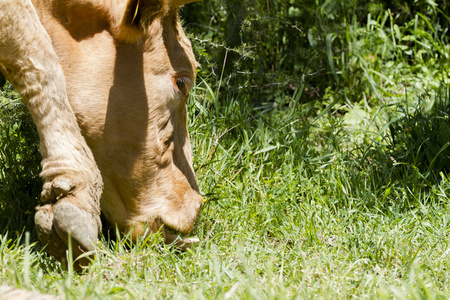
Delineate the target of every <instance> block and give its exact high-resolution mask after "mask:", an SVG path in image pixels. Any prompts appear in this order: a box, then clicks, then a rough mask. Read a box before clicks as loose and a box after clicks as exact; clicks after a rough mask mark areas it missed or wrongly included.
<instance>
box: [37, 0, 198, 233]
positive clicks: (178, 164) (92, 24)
mask: <svg viewBox="0 0 450 300" xmlns="http://www.w3.org/2000/svg"><path fill="white" fill-rule="evenodd" d="M166 2H168V1H155V0H150V1H145V0H141V1H140V6H139V7H137V8H136V1H120V0H116V1H114V0H109V1H106V0H103V1H88V0H76V1H57V0H54V1H52V2H51V5H49V4H48V1H44V0H42V1H39V0H36V1H34V5H35V7H36V10H37V12H38V15H39V17H40V20H41V22H42V24H43V25H44V27H45V29H46V30H47V32H48V33H49V35H50V37H51V40H52V43H53V46H54V49H55V51H56V53H57V55H58V57H59V59H60V63H61V65H62V68H63V71H64V75H65V79H66V84H67V93H68V98H69V102H70V105H71V106H72V108H73V110H74V113H75V115H76V118H77V122H78V124H79V126H80V129H81V131H82V134H83V136H84V137H85V139H86V142H87V144H88V146H89V147H90V148H91V150H92V152H93V154H94V157H95V161H96V163H97V165H98V167H99V169H100V171H101V174H102V178H103V184H104V190H103V196H102V198H101V210H102V212H103V213H104V215H105V217H106V218H107V220H108V221H109V222H110V223H112V224H115V225H117V226H118V228H119V229H120V230H121V231H125V232H127V231H130V230H131V231H132V236H133V237H137V236H140V235H142V234H143V233H144V227H145V226H148V227H149V228H150V229H151V230H152V231H154V232H155V231H157V230H159V229H160V227H161V226H162V225H166V227H170V228H172V229H174V230H177V231H180V232H182V233H184V234H186V233H188V232H189V231H191V230H192V228H193V225H194V222H195V219H196V218H197V215H198V213H199V210H200V208H201V205H202V197H201V196H200V194H199V193H198V186H197V183H196V181H195V177H194V171H193V168H192V156H191V148H190V141H189V136H188V131H187V117H186V116H187V112H186V101H187V98H188V92H189V90H190V89H191V88H192V84H193V82H194V80H195V75H196V67H197V62H196V60H195V58H194V55H193V52H192V49H191V45H190V42H189V41H188V39H187V38H186V36H185V34H184V33H183V30H182V28H181V25H180V22H179V18H178V7H176V6H173V7H172V6H170V5H169V4H167V3H166ZM130 3H131V4H130ZM155 8H156V9H155ZM136 12H137V13H136ZM130 13H131V15H130Z"/></svg>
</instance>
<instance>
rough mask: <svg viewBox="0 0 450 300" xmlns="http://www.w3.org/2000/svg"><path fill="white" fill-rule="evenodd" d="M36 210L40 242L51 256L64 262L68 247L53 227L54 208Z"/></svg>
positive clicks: (44, 207)
mask: <svg viewBox="0 0 450 300" xmlns="http://www.w3.org/2000/svg"><path fill="white" fill-rule="evenodd" d="M36 209H37V212H36V214H35V215H34V222H35V223H36V231H37V234H38V237H39V240H40V241H41V243H42V245H46V248H45V249H46V250H47V252H48V253H49V254H50V255H52V256H53V257H55V258H56V259H57V260H59V261H64V260H65V258H66V250H67V247H66V245H65V243H64V242H63V240H62V239H61V238H60V237H59V235H58V234H57V233H56V231H55V228H54V227H53V207H52V206H51V205H49V204H48V205H44V206H41V207H37V208H36Z"/></svg>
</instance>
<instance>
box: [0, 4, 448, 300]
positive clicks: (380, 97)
mask: <svg viewBox="0 0 450 300" xmlns="http://www.w3.org/2000/svg"><path fill="white" fill-rule="evenodd" d="M424 20H425V19H423V18H421V17H418V18H412V21H410V22H409V23H406V24H400V25H397V27H398V28H397V29H395V26H394V25H395V20H392V19H391V18H390V17H389V14H386V13H385V12H382V13H380V16H379V17H378V18H375V19H373V17H372V19H371V18H368V21H367V24H366V25H364V26H362V25H359V24H358V23H356V22H355V24H352V25H349V26H348V27H347V32H346V38H345V39H342V40H339V43H340V45H341V48H345V49H346V50H345V51H343V52H342V53H341V54H339V56H336V55H335V53H334V52H333V47H331V44H330V43H331V42H332V41H331V40H330V41H329V42H328V43H329V44H330V47H329V48H328V49H325V50H324V52H323V53H322V54H323V56H324V57H325V58H326V59H327V60H329V62H330V63H331V62H333V68H331V67H330V69H329V70H330V73H329V74H328V75H329V76H331V77H336V78H337V80H338V81H339V82H340V83H339V84H337V85H336V86H334V87H333V86H330V87H329V88H328V89H327V91H326V92H325V94H324V96H323V97H321V98H320V99H309V100H310V101H306V100H308V94H307V93H306V94H305V93H304V90H303V89H301V88H298V89H296V91H295V92H294V93H292V94H289V93H284V94H278V95H276V96H274V97H273V98H272V99H269V100H267V97H264V98H262V100H261V99H260V101H256V100H255V95H254V94H252V90H248V89H229V90H225V91H221V92H220V93H219V88H218V86H222V90H223V89H224V86H226V84H225V81H224V82H222V83H221V85H220V84H219V83H218V82H214V80H217V78H213V77H207V76H203V77H200V78H199V79H198V81H197V85H196V87H195V89H194V90H193V92H192V94H191V99H190V101H189V104H188V105H189V112H190V116H189V123H190V133H191V139H192V145H193V149H194V167H195V169H196V173H197V178H198V182H199V185H200V188H201V190H202V193H203V194H204V195H205V197H206V199H207V202H206V203H205V206H204V208H203V211H202V214H201V215H200V218H199V220H198V222H197V225H196V228H195V230H194V232H193V235H197V236H198V237H199V238H200V240H201V243H200V244H199V245H198V246H196V247H194V248H193V249H191V250H188V251H186V252H183V253H182V252H178V251H176V250H175V249H172V248H171V247H169V246H165V245H163V244H161V238H160V237H159V236H157V235H154V236H151V237H148V238H147V239H145V240H139V241H138V242H137V243H136V244H135V245H130V242H129V241H128V240H127V239H126V238H123V239H122V240H119V241H117V242H111V241H109V242H108V241H106V240H105V239H104V238H103V239H102V240H101V242H100V243H99V244H98V247H97V249H96V251H97V255H96V257H95V259H94V260H93V262H92V264H91V265H90V266H89V267H88V268H86V269H85V270H84V271H83V272H80V273H76V272H73V271H72V270H70V269H69V270H66V269H65V268H63V267H61V265H60V264H59V263H57V262H55V261H54V260H53V259H52V258H51V257H48V256H47V255H46V254H45V252H44V251H43V250H42V248H41V246H40V245H39V244H38V243H36V242H35V241H36V237H35V234H34V233H33V229H32V226H30V225H26V224H27V223H26V221H24V220H18V219H17V216H16V215H14V214H17V213H19V212H20V209H19V208H16V209H17V211H14V214H13V215H14V217H13V218H11V213H10V212H8V209H7V208H6V207H7V206H6V205H7V203H15V202H14V199H15V198H13V196H14V195H15V194H14V193H13V194H11V193H12V192H13V191H14V190H11V189H7V190H4V191H3V193H2V194H1V195H2V196H1V198H0V205H2V206H1V207H2V209H3V212H1V213H0V220H4V223H3V224H6V225H5V227H4V230H3V233H2V234H1V238H0V265H1V268H0V284H6V285H11V286H14V287H17V288H25V289H28V290H34V291H39V292H41V293H49V294H54V295H59V296H61V297H62V298H65V299H84V298H89V299H96V298H98V299H104V298H129V299H152V298H176V299H229V298H231V299H296V298H298V299H304V298H314V299H316V298H323V299H336V298H340V299H348V298H368V299H373V298H380V299H391V298H393V297H395V298H398V299H406V298H407V299H411V298H412V299H448V298H449V296H450V290H449V289H448V286H450V285H449V283H450V276H449V274H448V269H449V268H450V243H449V237H450V235H449V232H450V219H449V216H450V211H449V210H450V207H449V205H448V193H449V192H450V177H449V175H448V172H449V170H450V161H449V159H450V157H449V155H450V154H449V152H448V151H449V148H448V145H449V142H450V128H449V126H450V125H448V122H449V120H448V119H449V114H450V99H449V90H448V83H449V76H448V75H449V74H448V72H447V69H448V68H446V66H447V64H448V61H447V60H448V59H447V58H446V57H448V55H449V54H450V48H449V47H448V45H447V44H446V43H445V35H443V36H439V35H437V34H435V35H433V34H429V32H432V31H433V30H434V29H433V30H431V29H430V27H429V26H431V27H432V25H431V24H430V25H429V24H427V22H426V21H424ZM436 36H437V37H436ZM331 37H332V36H330V38H331ZM413 38H414V40H413ZM337 42H338V40H334V41H333V42H332V43H333V44H335V43H337ZM342 45H344V46H345V47H342ZM403 46H405V47H403ZM406 46H408V47H406ZM308 59H311V60H312V59H313V57H306V58H305V60H308ZM220 70H221V68H220V67H218V68H217V70H216V73H217V74H220ZM10 98H11V97H4V98H2V101H3V102H2V103H10V102H11V100H7V99H10ZM12 98H14V97H12ZM2 111H5V108H3V106H2ZM10 115H12V114H11V113H10V114H6V113H3V115H2V120H10V119H9V118H8V116H10ZM21 120H22V121H21ZM23 120H28V119H27V116H26V115H20V116H19V118H18V120H16V121H11V122H9V121H8V122H6V121H3V123H2V124H1V125H2V127H1V128H3V129H2V130H6V129H7V130H8V131H7V132H10V133H11V135H10V136H13V137H15V136H17V137H19V138H18V139H17V140H15V139H13V140H12V141H13V142H11V140H9V141H8V140H6V138H5V137H6V135H2V136H1V137H0V139H1V142H2V143H1V145H3V148H2V149H9V150H8V151H10V152H11V151H12V150H11V149H15V148H17V146H14V145H16V144H17V143H23V141H24V140H25V138H26V137H25V136H24V137H22V138H20V137H21V134H23V133H24V132H28V131H29V128H28V127H21V126H19V127H17V126H16V125H14V124H17V123H18V122H19V123H20V124H27V123H24V121H23ZM14 126H16V127H14ZM5 128H6V129H5ZM14 143H16V144H14ZM20 145H21V146H20V147H19V148H20V149H23V151H25V150H26V149H34V148H33V147H35V145H34V144H26V145H23V144H20ZM26 151H28V150H26ZM8 153H9V152H8ZM25 153H27V152H25ZM0 155H1V157H2V160H1V161H2V162H3V161H4V158H3V156H4V154H3V153H2V152H0ZM14 156H15V157H16V159H15V160H14V159H13V160H10V161H11V164H12V163H15V164H16V165H18V166H19V165H21V164H22V165H23V164H25V165H27V164H34V162H33V161H25V160H24V158H28V155H23V154H20V153H18V154H15V155H14ZM5 165H6V164H5V163H3V164H2V165H1V166H0V167H2V170H5V169H6V167H5ZM23 169H25V171H27V170H31V169H29V168H24V167H22V169H19V171H20V170H22V171H23ZM33 170H34V169H33ZM19 171H17V175H16V177H17V178H15V179H14V178H12V179H11V177H8V176H6V175H7V174H8V173H7V172H5V171H2V173H1V174H3V175H1V176H0V180H1V183H2V186H4V185H5V182H6V183H8V184H9V186H11V185H12V186H14V184H20V183H22V182H25V181H26V180H22V179H21V178H24V176H28V175H27V174H28V173H27V172H22V173H21V172H19ZM33 174H35V173H32V175H33ZM33 176H34V175H33ZM33 176H32V178H31V179H27V180H28V181H27V182H30V185H28V186H25V187H19V188H18V189H21V193H24V192H29V195H30V196H29V197H30V198H29V199H30V200H29V201H28V202H27V201H25V202H26V203H34V202H33V201H35V197H37V196H36V195H37V193H38V191H35V190H34V189H31V188H30V187H34V184H37V183H39V181H38V179H37V178H35V177H33ZM26 178H28V177H26ZM31 183H32V184H31ZM18 186H19V185H18ZM11 195H12V196H11ZM33 195H34V196H33ZM33 197H34V198H33ZM27 199H28V198H27ZM33 199H34V200H33ZM9 209H12V208H9ZM25 216H26V214H25ZM11 219H13V220H12V221H11ZM8 220H9V223H8ZM21 222H22V223H21ZM8 224H9V225H8ZM20 224H22V225H21V226H22V228H23V227H24V226H25V229H26V230H29V231H31V235H30V236H29V237H27V234H26V233H23V232H22V229H21V227H20ZM21 232H22V233H21Z"/></svg>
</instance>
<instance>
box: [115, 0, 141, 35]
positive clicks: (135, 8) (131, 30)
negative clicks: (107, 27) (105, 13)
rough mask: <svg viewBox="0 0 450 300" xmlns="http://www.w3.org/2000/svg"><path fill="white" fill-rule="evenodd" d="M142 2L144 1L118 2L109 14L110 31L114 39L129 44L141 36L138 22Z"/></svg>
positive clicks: (129, 0) (128, 0)
mask: <svg viewBox="0 0 450 300" xmlns="http://www.w3.org/2000/svg"><path fill="white" fill-rule="evenodd" d="M143 1H146V0H127V1H118V4H117V5H116V7H115V8H114V10H113V11H112V14H111V31H112V34H113V36H114V38H115V39H117V40H119V41H121V42H126V43H131V42H135V41H137V40H138V39H139V38H140V37H141V36H142V30H141V28H140V26H139V22H140V19H141V17H142V2H143Z"/></svg>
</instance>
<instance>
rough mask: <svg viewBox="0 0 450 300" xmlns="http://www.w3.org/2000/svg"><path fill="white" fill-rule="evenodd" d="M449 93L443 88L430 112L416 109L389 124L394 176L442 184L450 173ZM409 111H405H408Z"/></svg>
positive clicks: (419, 108)
mask: <svg viewBox="0 0 450 300" xmlns="http://www.w3.org/2000/svg"><path fill="white" fill-rule="evenodd" d="M449 95H450V90H449V89H448V88H447V89H441V90H440V91H439V93H438V94H437V96H436V99H435V101H434V103H433V106H432V107H431V109H428V110H425V108H424V105H423V103H421V101H419V104H418V106H417V108H416V109H415V110H414V111H413V112H412V113H408V111H405V112H404V113H406V115H405V116H404V117H403V118H401V119H399V120H397V121H396V122H393V123H392V124H391V125H390V128H389V129H390V134H391V138H392V143H391V145H390V150H391V153H390V155H391V157H392V158H393V160H394V162H395V165H396V168H395V172H394V174H393V175H394V177H395V178H397V179H399V180H402V181H404V182H409V183H415V181H423V182H424V183H427V184H429V185H433V184H436V183H439V182H440V180H441V179H442V178H443V175H444V176H445V175H447V174H448V173H449V171H450V147H449V146H450V101H449V100H450V98H449ZM405 110H406V108H405Z"/></svg>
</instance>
